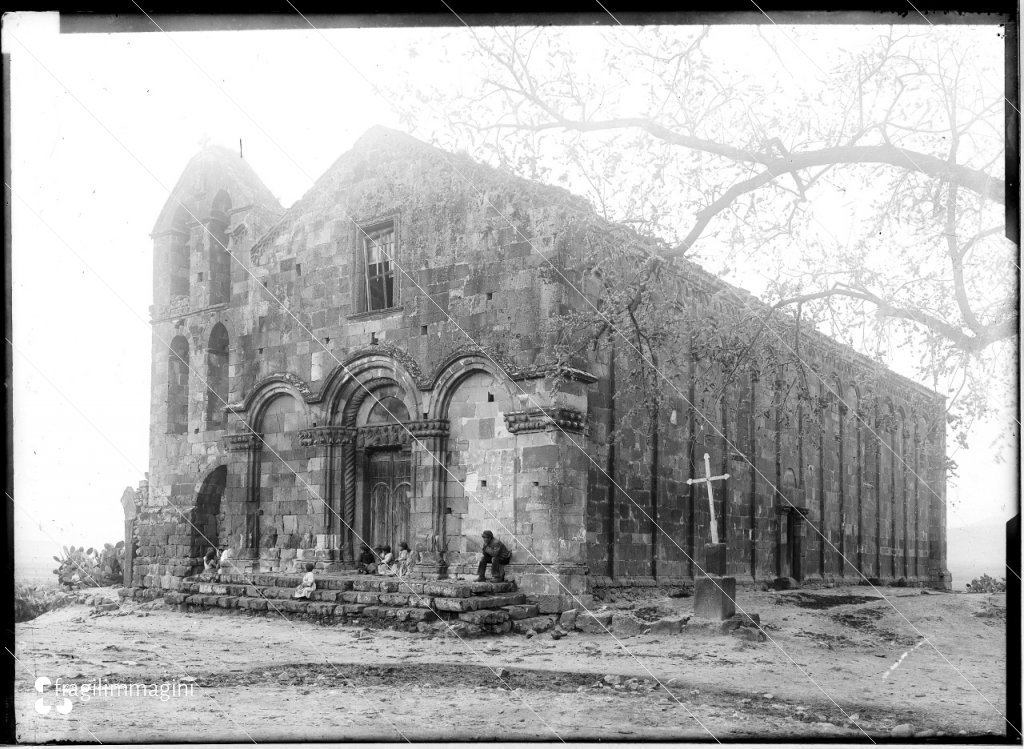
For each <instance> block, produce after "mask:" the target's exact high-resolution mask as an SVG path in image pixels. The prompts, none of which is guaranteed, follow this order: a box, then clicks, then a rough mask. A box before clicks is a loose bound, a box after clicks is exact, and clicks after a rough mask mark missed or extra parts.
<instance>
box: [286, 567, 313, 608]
mask: <svg viewBox="0 0 1024 749" xmlns="http://www.w3.org/2000/svg"><path fill="white" fill-rule="evenodd" d="M315 567H316V565H315V564H313V563H312V562H306V574H305V575H303V576H302V582H301V583H299V586H298V587H297V588H296V589H295V592H294V593H293V594H292V598H306V599H309V597H310V596H312V595H313V591H314V590H316V577H315V576H314V575H313V569H314V568H315Z"/></svg>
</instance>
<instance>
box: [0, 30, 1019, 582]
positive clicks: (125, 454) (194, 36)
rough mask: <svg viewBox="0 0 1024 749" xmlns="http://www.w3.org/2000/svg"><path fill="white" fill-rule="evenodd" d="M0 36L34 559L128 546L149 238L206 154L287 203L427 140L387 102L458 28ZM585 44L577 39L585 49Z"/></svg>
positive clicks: (966, 464)
mask: <svg viewBox="0 0 1024 749" xmlns="http://www.w3.org/2000/svg"><path fill="white" fill-rule="evenodd" d="M3 32H4V36H3V50H4V51H5V52H7V53H9V54H10V55H11V58H12V68H11V106H12V113H13V119H12V123H11V124H12V132H11V135H12V144H13V146H12V148H13V153H12V157H13V160H12V185H11V186H12V188H13V195H12V197H11V200H12V213H13V232H14V254H13V292H14V353H13V355H12V361H13V365H14V373H15V379H14V398H15V443H14V461H15V471H16V473H15V497H14V501H15V507H16V512H15V518H16V551H17V555H18V558H19V559H20V560H24V559H27V558H28V557H30V556H37V557H38V556H42V557H45V558H48V557H49V556H50V555H51V554H53V553H56V550H57V546H58V544H65V543H66V544H76V545H77V544H84V545H102V543H103V542H106V541H111V542H112V541H116V540H118V539H119V538H120V537H121V534H122V523H123V518H122V512H121V507H120V504H119V498H120V495H121V493H122V491H123V490H124V488H125V486H127V485H132V486H134V485H135V484H136V483H137V482H138V481H139V480H140V479H141V478H142V477H143V474H144V473H145V471H146V470H147V465H148V416H149V399H150V393H149V378H150V345H151V337H150V326H149V322H148V321H149V310H148V308H149V305H150V304H151V303H152V242H151V240H150V238H149V231H150V229H151V228H152V225H153V222H154V221H155V218H156V216H157V213H158V212H159V211H160V209H161V207H162V206H163V204H164V202H165V201H166V200H167V197H168V193H169V191H170V189H171V188H172V187H173V186H174V184H175V182H176V180H177V178H178V176H179V174H180V172H181V170H182V169H183V168H184V166H185V164H186V163H187V161H188V160H189V158H191V156H192V155H193V154H194V153H195V152H196V151H197V150H198V149H199V144H200V142H201V141H202V140H203V139H204V138H209V139H210V140H211V141H212V142H213V143H217V144H221V145H224V146H227V147H229V148H233V149H234V148H238V147H239V141H241V144H242V148H243V149H244V157H245V159H246V160H247V161H249V163H250V164H251V165H252V167H253V168H254V169H255V171H256V173H257V174H259V175H260V176H261V178H262V179H263V181H264V182H265V183H266V184H267V186H268V187H269V188H270V190H271V191H272V192H274V193H275V194H276V195H277V196H278V198H279V199H280V200H281V202H282V204H283V205H285V206H288V205H290V204H291V203H293V202H294V201H295V200H296V199H297V198H298V197H300V196H301V195H302V193H303V192H304V191H305V190H306V189H308V187H309V186H310V185H311V184H312V182H313V181H314V180H315V179H316V178H317V177H318V176H319V175H320V174H321V173H323V171H324V170H325V169H326V168H327V167H328V166H329V165H330V164H331V163H332V162H333V161H335V160H336V159H337V157H338V156H339V155H340V154H341V153H343V152H344V151H346V150H347V149H348V148H349V147H350V146H351V144H352V143H353V141H354V140H355V139H356V138H357V137H358V136H359V135H360V134H362V133H363V132H364V131H365V130H366V129H368V128H369V127H370V126H372V125H374V124H377V123H379V124H383V125H388V126H390V127H395V128H397V129H401V130H406V131H409V130H410V124H409V122H408V121H405V120H403V119H402V118H400V116H399V114H398V111H399V109H400V107H397V106H396V103H395V102H391V101H388V100H386V98H384V97H382V96H381V94H380V93H378V92H377V91H376V89H375V88H374V86H375V85H376V84H384V83H386V82H388V81H390V80H394V79H395V78H396V77H398V76H401V77H403V78H405V79H407V80H409V81H411V82H412V83H413V84H415V82H416V81H417V80H422V81H424V82H425V83H426V82H428V81H429V82H431V83H436V78H437V76H438V75H440V73H439V72H438V70H437V68H436V65H435V64H434V63H432V61H431V59H430V56H429V55H424V54H423V51H424V50H429V49H430V48H431V45H433V44H436V43H438V40H439V39H440V35H441V33H442V31H440V30H436V29H435V30H421V29H350V30H337V31H326V32H317V31H312V30H310V31H306V32H304V31H264V32H198V33H174V34H164V33H150V34H118V35H100V34H76V35H67V34H65V35H60V34H58V25H57V16H56V15H33V14H14V15H8V16H6V17H5V19H4V29H3ZM588 33H592V32H589V31H588V30H586V29H581V30H580V34H581V40H582V41H585V37H586V36H587V34H588ZM735 33H739V32H735ZM830 33H835V31H834V29H833V31H829V30H827V29H826V30H824V31H823V42H822V44H827V43H828V34H830ZM581 43H582V42H581ZM410 45H415V46H416V48H417V52H416V53H414V55H415V56H414V55H413V54H410V53H409V47H410ZM747 54H751V55H756V54H768V51H767V50H766V49H762V50H760V51H758V50H757V49H756V48H755V47H754V46H751V48H750V51H749V52H747ZM471 74H472V71H469V70H461V71H459V70H455V71H454V72H453V71H452V69H445V71H444V73H443V75H445V76H447V79H446V80H448V81H450V83H451V85H453V86H454V85H461V84H462V83H463V82H464V81H463V80H462V79H460V78H458V77H453V76H460V75H461V76H469V75H471ZM414 134H416V133H415V132H414ZM1003 418H1004V419H1005V418H1010V416H1009V415H1008V414H1007V415H1005V416H1004V417H1003ZM998 428H999V424H998V423H997V424H992V425H988V426H986V427H984V428H982V429H979V430H978V432H977V434H976V438H975V439H974V440H973V442H972V449H971V450H969V451H961V452H960V453H959V454H958V455H957V456H956V457H957V461H958V462H959V463H960V465H961V479H960V482H959V484H960V486H961V487H967V489H964V490H962V491H967V492H968V493H969V497H970V503H969V508H964V509H963V510H962V511H959V512H958V513H956V514H953V513H951V514H950V525H971V524H973V525H985V524H992V523H995V522H1001V521H1003V520H1004V519H1005V518H1006V517H1007V516H1008V515H1009V514H1010V513H1011V512H1012V511H1013V509H1014V507H1015V503H1016V494H1017V477H1016V473H1015V468H1016V455H1015V454H1013V453H1007V454H1003V455H1002V456H1001V457H1003V458H1004V460H1003V462H999V461H998V460H997V459H996V458H997V457H999V456H996V455H994V454H993V451H992V450H991V449H989V447H988V444H989V442H990V441H991V438H992V435H993V434H994V433H995V431H996V430H997V429H998ZM1006 459H1008V460H1006ZM957 491H958V490H957V489H956V488H955V487H951V490H950V496H951V499H954V500H955V499H956V497H957ZM964 553H967V554H969V556H970V557H971V558H972V559H975V560H976V561H978V563H979V564H981V565H987V564H989V563H991V570H992V571H997V570H1000V569H1001V567H1002V562H1003V550H1002V546H1001V544H1000V543H992V544H991V545H987V546H986V547H985V548H984V549H977V548H973V549H971V550H969V551H967V550H964V549H957V550H954V549H951V556H954V555H955V554H964Z"/></svg>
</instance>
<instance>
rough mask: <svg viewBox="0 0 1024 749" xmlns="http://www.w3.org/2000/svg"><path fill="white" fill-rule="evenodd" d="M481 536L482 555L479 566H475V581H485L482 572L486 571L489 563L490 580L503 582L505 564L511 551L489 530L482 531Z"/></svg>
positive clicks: (509, 557) (509, 558)
mask: <svg viewBox="0 0 1024 749" xmlns="http://www.w3.org/2000/svg"><path fill="white" fill-rule="evenodd" d="M481 538H483V540H484V548H483V553H484V557H483V559H481V560H480V566H478V567H477V568H476V581H477V582H478V583H483V582H487V578H486V577H484V573H485V572H487V565H488V564H489V565H491V582H495V583H503V582H505V565H506V564H508V563H509V561H511V559H512V552H511V551H509V550H508V547H507V546H505V544H503V543H502V542H501V541H499V540H498V539H496V538H495V537H494V534H493V533H491V532H490V531H484V532H483V534H482V535H481Z"/></svg>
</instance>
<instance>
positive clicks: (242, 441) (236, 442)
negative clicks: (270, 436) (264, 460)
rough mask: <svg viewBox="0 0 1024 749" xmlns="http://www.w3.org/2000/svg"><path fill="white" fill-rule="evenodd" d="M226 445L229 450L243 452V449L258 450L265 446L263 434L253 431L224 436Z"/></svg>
mask: <svg viewBox="0 0 1024 749" xmlns="http://www.w3.org/2000/svg"><path fill="white" fill-rule="evenodd" d="M224 446H225V447H226V448H227V450H228V452H241V451H243V450H258V449H260V448H261V447H262V446H263V435H262V434H255V433H253V432H246V433H245V434H229V435H228V436H227V437H225V438H224Z"/></svg>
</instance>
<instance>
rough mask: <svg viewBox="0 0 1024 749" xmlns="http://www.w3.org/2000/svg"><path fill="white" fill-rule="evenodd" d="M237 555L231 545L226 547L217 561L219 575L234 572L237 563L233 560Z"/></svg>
mask: <svg viewBox="0 0 1024 749" xmlns="http://www.w3.org/2000/svg"><path fill="white" fill-rule="evenodd" d="M234 556H235V552H234V551H233V550H232V548H231V547H230V546H229V547H228V548H226V549H224V553H223V554H221V555H220V561H219V562H218V563H217V576H218V577H220V576H221V575H224V574H231V573H232V572H234V568H235V565H234V563H233V562H232V561H231V560H232V559H233V558H234Z"/></svg>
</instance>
